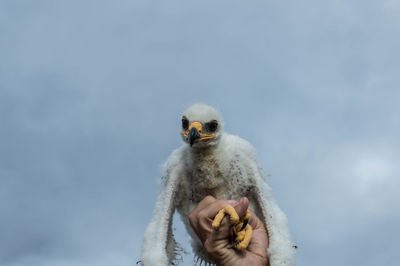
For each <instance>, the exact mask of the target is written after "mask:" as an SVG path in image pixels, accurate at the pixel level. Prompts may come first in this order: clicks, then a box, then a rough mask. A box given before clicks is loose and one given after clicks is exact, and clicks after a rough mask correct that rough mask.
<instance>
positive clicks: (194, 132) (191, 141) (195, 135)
mask: <svg viewBox="0 0 400 266" xmlns="http://www.w3.org/2000/svg"><path fill="white" fill-rule="evenodd" d="M198 139H200V134H199V132H198V131H197V129H196V127H192V129H191V130H190V132H189V135H188V141H189V144H190V147H192V145H193V144H194V143H195V141H196V140H198Z"/></svg>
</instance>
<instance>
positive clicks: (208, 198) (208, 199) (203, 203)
mask: <svg viewBox="0 0 400 266" xmlns="http://www.w3.org/2000/svg"><path fill="white" fill-rule="evenodd" d="M214 201H216V199H215V198H214V197H213V196H211V195H208V196H206V197H204V199H202V200H201V201H200V202H199V204H197V206H196V207H195V208H194V209H193V210H192V211H191V212H195V213H196V212H199V211H200V210H202V209H204V207H206V206H208V205H210V204H211V203H213V202H214Z"/></svg>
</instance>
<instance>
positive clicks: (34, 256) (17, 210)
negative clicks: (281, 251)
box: [0, 0, 400, 266]
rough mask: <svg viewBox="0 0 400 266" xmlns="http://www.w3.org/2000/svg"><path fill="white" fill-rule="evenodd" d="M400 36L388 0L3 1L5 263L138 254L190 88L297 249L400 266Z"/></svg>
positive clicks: (0, 80)
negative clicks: (240, 147)
mask: <svg viewBox="0 0 400 266" xmlns="http://www.w3.org/2000/svg"><path fill="white" fill-rule="evenodd" d="M399 47H400V2H399V1H396V0H382V1H366V0H363V1H361V0H360V1H355V0H350V1H349V0H339V1H317V0H306V1H282V0H279V1H278V0H263V1H261V0H260V1H254V0H250V1H249V0H246V1H232V0H219V1H211V0H169V1H161V0H121V1H98V0H96V1H95V0H93V1H81V0H79V1H78V0H69V1H54V0H47V1H46V0H36V1H29V0H26V1H22V0H21V1H15V0H1V1H0V265H1V266H3V265H4V266H25V265H27V266H86V265H89V266H92V265H93V266H98V265H99V266H108V265H110V266H111V265H127V266H133V265H135V263H136V261H137V260H139V252H140V246H141V240H142V234H143V231H144V229H145V227H146V225H147V223H148V222H149V220H150V218H151V214H152V210H153V206H154V203H155V200H156V197H157V194H158V191H159V185H158V183H157V180H158V179H159V178H160V172H161V171H160V166H161V164H162V163H163V161H165V160H166V158H167V157H168V155H169V154H170V152H171V151H172V150H173V149H175V148H177V147H179V146H180V145H181V144H182V143H181V140H180V137H179V122H180V115H181V113H182V111H183V110H184V108H185V107H186V106H188V105H189V104H191V103H194V102H198V101H200V102H205V103H209V104H211V105H214V106H215V107H217V108H218V109H219V110H220V111H221V113H222V115H223V117H224V120H225V125H226V126H225V129H226V130H227V131H229V132H230V133H233V134H236V135H240V136H241V137H243V138H245V139H247V140H249V141H250V142H251V143H252V144H253V145H254V146H255V147H256V149H257V152H258V155H259V157H260V161H261V163H262V166H263V167H264V168H265V169H266V171H267V172H268V173H269V174H271V177H270V180H271V186H272V187H273V189H274V194H275V196H276V198H277V200H278V202H279V204H280V206H281V207H282V209H283V210H284V211H285V212H286V213H287V215H288V217H289V222H290V225H291V230H292V233H293V238H294V240H295V242H296V243H297V244H298V246H299V250H298V265H300V266H321V265H324V266H333V265H342V266H354V265H362V266H372V265H374V266H375V265H387V266H394V265H399V263H398V260H399V259H400V255H399V254H400V253H399V248H400V244H399V239H398V236H399V235H400V227H399V224H400V207H399V201H400V194H399V193H398V190H399V187H400V180H399V176H400V163H399V162H400V138H399V135H400V122H399V114H400V107H399V106H400V105H399V101H400V90H399V89H400V88H399V84H400V74H399V73H400V63H399V61H400V48H399ZM175 221H176V225H175V227H176V230H177V235H178V238H179V240H180V242H181V244H182V245H183V246H184V247H185V249H186V250H187V251H190V246H189V245H188V237H187V236H186V235H185V234H184V232H183V229H182V224H181V222H180V221H179V219H175ZM191 257H192V256H191V254H189V255H187V256H185V260H184V263H182V265H191V264H192V261H191Z"/></svg>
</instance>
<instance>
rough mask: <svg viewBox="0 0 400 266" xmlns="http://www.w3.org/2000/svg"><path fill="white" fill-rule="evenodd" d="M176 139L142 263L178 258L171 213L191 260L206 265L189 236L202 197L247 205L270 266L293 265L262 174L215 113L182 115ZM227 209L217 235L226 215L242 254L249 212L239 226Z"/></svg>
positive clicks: (206, 109) (194, 110) (197, 107)
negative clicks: (260, 226) (179, 142)
mask: <svg viewBox="0 0 400 266" xmlns="http://www.w3.org/2000/svg"><path fill="white" fill-rule="evenodd" d="M180 131H181V132H180V133H181V136H182V139H183V141H184V142H185V144H184V145H183V146H182V147H180V148H178V149H177V150H175V151H173V152H172V154H171V155H170V157H169V158H168V160H167V162H166V163H165V165H164V169H163V177H162V189H161V192H160V194H159V197H158V200H157V203H156V207H155V210H154V213H153V218H152V220H151V222H150V223H149V225H148V227H147V229H146V231H145V234H144V238H143V245H142V252H141V263H142V264H143V265H145V266H155V265H157V266H159V265H171V264H174V262H176V259H177V256H178V255H179V250H180V248H179V245H178V244H177V243H176V241H175V239H174V236H173V234H172V220H173V219H172V218H173V214H174V212H175V210H177V211H178V212H179V214H180V216H181V219H182V221H183V223H184V224H185V227H186V229H187V231H188V233H189V234H190V236H191V238H192V243H191V244H192V248H193V251H194V253H195V256H197V257H198V258H200V260H201V261H204V262H206V263H210V264H211V262H210V261H209V259H208V258H207V255H206V254H205V252H204V251H203V246H202V243H201V241H200V239H199V238H198V237H197V235H196V234H195V233H194V231H193V230H192V228H191V226H190V223H189V219H188V216H189V214H190V212H191V211H192V210H193V209H194V208H195V207H196V206H197V204H198V203H199V202H200V201H201V200H202V199H203V198H204V197H206V196H207V195H212V196H213V197H215V198H217V199H232V200H237V201H239V200H240V199H241V198H242V197H247V198H248V199H249V209H251V211H252V212H254V213H255V214H256V215H257V216H258V217H260V219H261V220H262V221H263V222H264V224H265V225H266V228H267V231H268V237H269V248H268V255H269V261H270V265H271V266H292V265H295V251H294V248H293V244H292V241H291V237H290V233H289V228H288V223H287V218H286V215H285V214H284V213H283V212H282V211H281V210H280V208H279V207H278V205H277V204H276V202H275V200H274V198H273V196H272V193H271V188H270V187H269V186H268V184H267V182H266V178H265V174H264V173H263V171H262V169H261V168H260V166H259V163H258V160H257V156H256V153H255V150H254V148H253V147H252V146H251V144H250V143H249V142H247V141H246V140H244V139H242V138H240V137H238V136H233V135H230V134H227V133H225V132H223V123H222V118H221V115H220V114H219V112H218V111H217V110H216V109H214V108H213V107H211V106H208V105H205V104H194V105H191V106H190V107H188V108H187V109H186V110H185V111H184V113H183V115H182V126H181V129H180ZM232 209H233V208H232V207H231V206H229V205H228V206H226V207H225V208H224V209H222V210H221V211H220V212H219V213H218V214H217V215H216V217H215V218H214V221H213V228H214V229H216V230H218V227H219V225H220V222H221V220H222V219H223V217H224V216H225V215H226V214H227V215H229V216H230V218H231V223H232V225H233V226H234V232H235V236H234V237H235V238H236V239H234V240H235V241H234V243H233V246H234V247H235V248H236V249H237V250H242V249H245V248H247V246H248V245H249V243H250V242H251V231H252V230H251V227H250V225H249V224H248V223H247V221H248V218H249V215H251V214H250V212H249V213H248V214H247V215H246V217H247V220H246V217H245V218H244V219H243V220H239V217H238V216H237V214H236V212H235V210H234V209H233V211H232Z"/></svg>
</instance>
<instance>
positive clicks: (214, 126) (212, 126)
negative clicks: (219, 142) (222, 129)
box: [206, 121, 218, 132]
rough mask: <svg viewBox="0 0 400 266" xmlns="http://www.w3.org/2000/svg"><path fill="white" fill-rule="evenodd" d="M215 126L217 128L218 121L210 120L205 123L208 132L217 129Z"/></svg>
mask: <svg viewBox="0 0 400 266" xmlns="http://www.w3.org/2000/svg"><path fill="white" fill-rule="evenodd" d="M217 128H218V122H217V121H211V122H208V123H207V124H206V129H207V131H209V132H215V131H216V130H217Z"/></svg>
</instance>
